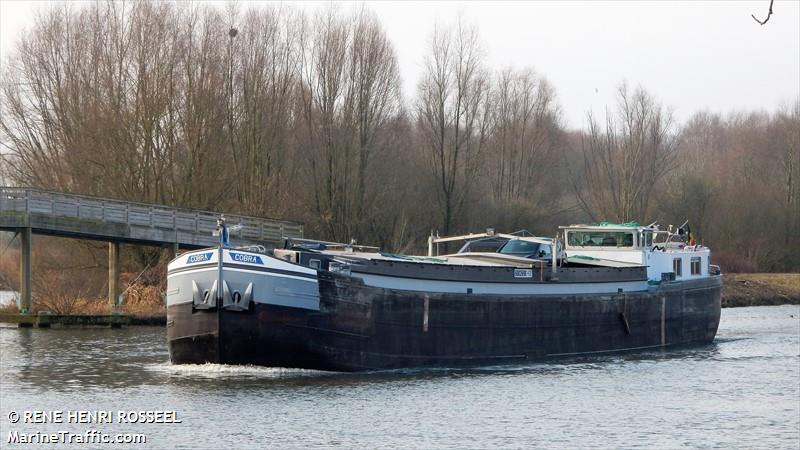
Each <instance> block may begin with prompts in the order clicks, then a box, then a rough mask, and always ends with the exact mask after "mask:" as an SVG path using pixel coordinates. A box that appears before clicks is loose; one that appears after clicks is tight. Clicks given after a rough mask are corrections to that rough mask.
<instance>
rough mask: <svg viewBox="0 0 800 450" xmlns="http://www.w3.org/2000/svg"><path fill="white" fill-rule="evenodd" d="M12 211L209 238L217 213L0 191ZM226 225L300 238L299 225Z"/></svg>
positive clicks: (236, 219)
mask: <svg viewBox="0 0 800 450" xmlns="http://www.w3.org/2000/svg"><path fill="white" fill-rule="evenodd" d="M5 211H15V212H25V213H33V214H43V215H48V216H55V217H66V218H74V219H83V220H93V221H98V222H105V223H119V224H125V225H129V226H136V227H145V228H154V229H162V230H174V231H175V232H176V233H181V232H183V233H194V234H205V235H210V234H211V233H212V232H213V231H214V230H215V229H216V227H217V217H218V216H219V215H220V213H217V212H212V211H205V210H199V209H187V208H175V207H170V206H165V205H157V204H149V203H140V202H129V201H123V200H115V199H108V198H101V197H93V196H89V195H75V194H64V193H61V192H53V191H46V190H41V189H35V188H27V187H22V188H17V187H0V212H5ZM225 218H226V220H227V222H228V224H229V225H241V229H240V230H239V231H237V232H236V233H235V235H236V236H238V237H240V238H241V239H244V240H248V241H278V240H280V239H281V238H283V237H302V235H303V226H302V225H301V224H298V223H295V222H290V221H284V220H275V219H265V218H259V217H251V216H243V215H238V214H225Z"/></svg>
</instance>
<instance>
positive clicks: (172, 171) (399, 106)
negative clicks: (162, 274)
mask: <svg viewBox="0 0 800 450" xmlns="http://www.w3.org/2000/svg"><path fill="white" fill-rule="evenodd" d="M420 62H422V63H423V65H424V70H423V75H422V77H421V79H420V80H418V84H417V88H416V89H415V90H414V91H413V92H403V91H402V89H401V77H400V71H399V66H398V60H397V55H396V52H395V49H394V46H393V44H392V42H391V41H390V40H389V39H388V37H387V36H386V33H385V31H384V30H383V28H382V26H381V23H380V22H379V21H378V19H377V18H376V16H375V15H374V14H373V13H371V12H370V11H368V10H366V9H359V10H356V11H343V10H341V9H337V8H335V7H331V8H325V9H322V10H319V11H316V12H314V13H304V12H302V11H299V10H296V9H293V8H291V7H288V6H286V5H279V6H268V7H262V8H258V9H246V10H245V9H239V8H238V7H237V6H235V5H232V6H229V7H228V8H226V9H218V8H214V7H210V6H204V5H192V6H187V5H180V4H175V3H167V2H131V3H117V2H105V3H100V2H98V3H92V4H89V5H86V6H83V7H80V8H73V7H70V6H69V5H61V6H58V7H55V8H52V9H50V10H48V11H46V12H44V13H43V14H40V15H39V16H38V17H37V18H36V21H35V23H34V24H33V25H32V27H31V28H30V29H29V30H27V31H26V32H25V33H24V34H23V35H21V36H20V37H19V39H18V42H17V45H16V47H15V49H14V51H13V52H12V53H11V54H10V55H9V57H8V58H7V59H6V60H5V61H3V72H2V89H1V91H0V144H2V147H3V154H2V167H0V172H2V174H1V175H2V176H4V177H5V178H6V179H7V180H8V181H9V182H11V183H14V184H18V185H29V186H36V187H41V188H46V189H53V190H59V191H67V192H74V193H82V194H91V195H98V196H107V197H115V198H121V199H128V200H137V201H145V202H157V203H165V204H169V205H177V206H182V207H197V208H205V209H212V210H222V211H230V212H237V213H242V214H250V215H255V216H265V217H279V218H285V219H293V220H299V221H302V222H304V223H305V224H306V234H307V236H310V237H314V238H320V239H329V240H337V241H350V239H357V240H358V241H359V242H361V243H368V244H374V245H380V246H381V247H383V248H385V249H387V250H392V251H418V250H422V249H423V247H424V243H425V237H426V236H427V235H428V234H429V233H430V232H431V231H434V232H439V233H441V234H453V233H461V232H468V231H476V230H480V229H483V228H486V227H494V228H496V229H498V230H504V231H515V230H519V229H528V230H530V231H531V232H533V233H535V234H543V235H552V234H554V232H555V227H556V226H557V225H564V224H568V223H578V222H589V221H603V220H606V221H630V220H638V221H640V222H647V223H649V222H652V221H658V222H659V223H661V224H662V225H666V224H669V223H673V224H677V223H681V222H683V220H685V219H689V220H690V223H691V224H692V229H693V231H695V234H696V235H698V236H699V238H700V240H701V241H702V242H703V243H705V244H707V245H709V246H712V247H713V249H714V251H715V255H716V258H717V260H718V262H720V263H722V264H723V265H724V266H725V267H726V268H728V269H731V270H760V271H792V270H794V271H796V270H800V255H798V253H800V252H798V250H799V249H800V99H797V100H795V102H794V103H793V104H792V105H791V106H787V107H785V108H782V109H779V110H777V111H773V112H763V111H752V112H735V113H729V114H725V115H723V114H716V113H710V112H698V113H697V114H695V115H694V116H693V117H691V118H690V119H689V120H688V121H687V122H686V123H682V124H681V123H677V121H675V120H674V118H673V117H672V114H671V112H670V110H669V109H668V108H667V107H666V106H664V104H663V103H662V102H661V101H660V100H659V99H656V98H655V97H654V96H653V95H652V94H651V93H649V92H648V91H647V90H646V89H645V88H643V87H632V86H629V85H628V84H625V83H622V84H620V86H619V87H618V95H617V104H616V105H612V106H611V108H610V109H609V113H608V114H607V117H604V118H602V119H599V118H596V117H595V116H593V115H591V114H589V115H588V121H587V122H588V126H587V127H586V128H584V129H577V130H576V129H568V128H567V127H566V126H565V125H564V121H563V119H562V112H561V109H560V106H559V104H558V96H557V92H556V91H555V89H554V88H553V87H552V85H551V84H550V83H549V82H548V80H547V79H546V77H545V76H544V75H542V74H540V73H537V72H536V71H535V70H533V68H516V67H508V68H493V67H489V66H488V65H487V63H486V55H485V53H484V51H483V49H482V47H481V44H480V39H479V35H478V30H477V29H476V28H475V27H474V26H469V25H466V24H464V23H462V22H461V21H459V22H458V23H457V24H456V25H454V26H452V27H437V28H436V29H435V30H433V31H432V32H431V33H430V35H429V39H428V48H427V50H426V53H425V54H424V55H421V56H420Z"/></svg>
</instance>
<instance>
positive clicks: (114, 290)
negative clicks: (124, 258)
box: [108, 242, 120, 308]
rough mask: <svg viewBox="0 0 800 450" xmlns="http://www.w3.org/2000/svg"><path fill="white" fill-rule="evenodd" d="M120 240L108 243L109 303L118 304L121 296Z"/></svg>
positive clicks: (113, 306) (114, 305)
mask: <svg viewBox="0 0 800 450" xmlns="http://www.w3.org/2000/svg"><path fill="white" fill-rule="evenodd" d="M119 246H120V244H119V242H109V243H108V303H109V304H110V305H111V307H112V308H115V307H116V306H117V298H118V297H119Z"/></svg>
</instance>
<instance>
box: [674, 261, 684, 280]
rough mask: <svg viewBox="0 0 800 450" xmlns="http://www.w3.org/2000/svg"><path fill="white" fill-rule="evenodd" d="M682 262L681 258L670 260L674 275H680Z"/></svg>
mask: <svg viewBox="0 0 800 450" xmlns="http://www.w3.org/2000/svg"><path fill="white" fill-rule="evenodd" d="M682 266H683V264H682V261H681V258H675V259H673V260H672V271H673V272H675V276H676V277H679V276H681V275H682V272H683V271H682V270H681V268H682Z"/></svg>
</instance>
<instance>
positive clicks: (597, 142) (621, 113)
mask: <svg viewBox="0 0 800 450" xmlns="http://www.w3.org/2000/svg"><path fill="white" fill-rule="evenodd" d="M618 102H619V104H618V108H617V111H616V116H615V115H612V114H611V113H608V114H607V115H608V117H607V119H606V123H605V127H604V128H601V126H600V125H599V124H598V123H597V121H596V120H595V119H594V117H593V116H592V115H591V113H590V114H589V130H588V136H587V137H586V138H585V139H583V142H582V145H581V147H582V156H583V161H582V164H580V165H579V167H578V168H579V171H576V170H573V172H572V177H571V178H572V181H573V188H574V190H575V193H576V196H577V198H578V200H579V202H580V204H581V206H582V208H583V210H584V211H585V212H586V213H587V214H588V215H589V216H590V217H591V218H592V219H594V220H599V219H603V220H617V221H630V220H642V219H643V218H644V217H646V216H647V213H648V207H649V205H650V198H651V194H652V193H653V191H654V187H655V186H656V185H657V184H658V182H659V181H660V180H661V179H662V178H663V177H664V176H665V175H666V174H668V173H670V171H672V170H673V169H674V168H675V167H676V161H677V159H676V152H675V147H676V143H677V142H678V138H677V135H676V132H675V131H674V130H673V124H672V116H671V114H670V113H669V112H667V111H665V110H664V108H663V107H662V106H661V105H660V104H658V103H657V102H656V101H655V99H653V98H652V96H651V95H650V94H648V93H647V92H646V91H645V90H644V89H642V88H638V89H636V90H635V91H634V92H633V93H631V92H629V90H628V87H627V85H625V84H622V85H621V86H620V87H619V89H618ZM573 167H574V166H573Z"/></svg>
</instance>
